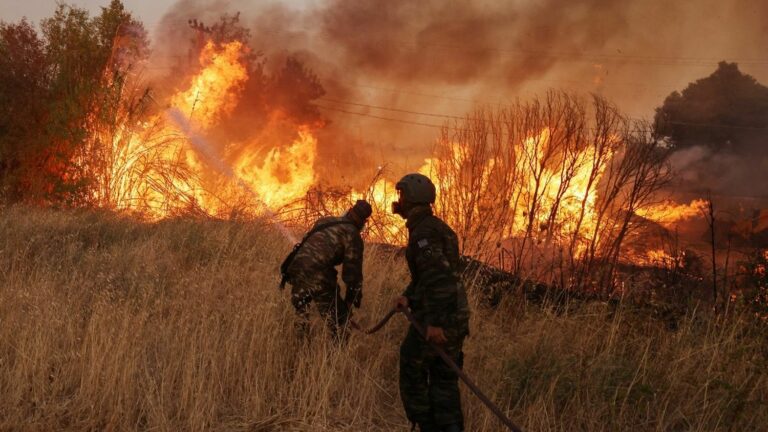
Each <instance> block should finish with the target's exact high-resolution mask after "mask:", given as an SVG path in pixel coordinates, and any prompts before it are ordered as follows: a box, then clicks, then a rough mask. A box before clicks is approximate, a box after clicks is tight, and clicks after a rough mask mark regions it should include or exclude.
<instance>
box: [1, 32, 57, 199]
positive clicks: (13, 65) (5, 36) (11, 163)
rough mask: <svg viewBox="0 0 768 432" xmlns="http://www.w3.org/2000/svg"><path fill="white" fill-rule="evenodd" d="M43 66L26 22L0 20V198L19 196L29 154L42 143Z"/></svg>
mask: <svg viewBox="0 0 768 432" xmlns="http://www.w3.org/2000/svg"><path fill="white" fill-rule="evenodd" d="M48 71H49V68H48V61H47V58H46V55H45V49H44V43H43V41H42V39H40V37H39V36H38V34H37V32H36V31H35V29H34V28H33V27H32V25H31V24H30V23H29V22H27V21H26V20H22V21H20V22H19V23H16V24H7V23H0V200H3V201H11V202H16V201H19V200H21V199H22V198H23V197H24V194H25V191H26V190H29V188H30V187H31V186H32V185H31V184H30V181H31V179H32V178H33V175H32V174H33V173H34V170H35V157H34V155H35V154H38V153H40V152H41V151H42V150H43V149H44V148H45V147H46V145H47V139H46V138H45V134H44V133H43V132H42V131H44V130H45V125H46V120H47V118H48V110H47V106H46V98H47V88H48Z"/></svg>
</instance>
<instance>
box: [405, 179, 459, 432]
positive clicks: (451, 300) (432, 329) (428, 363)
mask: <svg viewBox="0 0 768 432" xmlns="http://www.w3.org/2000/svg"><path fill="white" fill-rule="evenodd" d="M396 188H397V191H398V194H399V200H398V201H397V202H396V203H394V204H393V206H392V211H393V212H394V213H396V214H399V215H400V216H401V217H403V218H404V219H406V227H407V228H408V246H407V248H406V258H407V260H408V267H409V269H410V273H411V283H410V284H409V285H408V287H407V288H406V290H405V292H404V293H403V295H402V296H401V297H399V298H398V299H397V300H396V307H398V308H405V307H408V308H410V309H411V312H412V313H413V315H414V317H415V318H416V320H417V321H418V322H420V323H421V324H422V325H423V326H425V327H426V329H427V330H426V332H427V340H428V341H429V342H432V343H435V344H437V345H439V346H440V347H441V348H442V349H443V350H444V351H445V352H446V354H448V355H449V356H450V357H451V358H452V359H453V360H454V362H455V363H456V364H457V365H458V366H459V367H462V361H463V353H462V345H463V342H464V338H465V337H466V336H467V335H469V308H468V306H467V296H466V293H465V291H464V287H463V285H462V283H461V280H460V278H459V270H458V266H459V245H458V238H457V237H456V234H455V233H454V232H453V230H452V229H451V228H450V227H449V226H448V225H447V224H446V223H445V222H443V221H442V220H440V219H439V218H438V217H436V216H434V215H433V214H432V207H431V204H433V203H434V202H435V185H434V184H433V183H432V181H431V180H430V179H429V178H428V177H426V176H423V175H421V174H409V175H406V176H405V177H403V178H402V179H401V180H400V182H398V183H397V185H396ZM427 340H424V338H422V337H421V336H420V335H419V333H418V331H417V330H416V329H415V328H414V327H413V326H410V327H409V329H408V333H407V335H406V337H405V340H404V341H403V343H402V345H401V346H400V397H401V398H402V401H403V406H404V408H405V412H406V415H407V416H408V420H410V421H411V423H412V424H413V425H414V427H415V426H416V425H418V427H419V430H420V431H422V432H433V431H440V432H460V431H463V430H464V429H463V428H464V418H463V415H462V412H461V399H460V395H459V384H458V376H457V375H456V373H455V372H454V371H453V370H451V368H450V367H449V366H448V365H447V364H446V363H445V362H444V361H443V360H442V359H441V358H440V357H439V356H438V355H437V353H436V352H434V351H433V349H432V348H431V347H430V345H429V343H428V342H427Z"/></svg>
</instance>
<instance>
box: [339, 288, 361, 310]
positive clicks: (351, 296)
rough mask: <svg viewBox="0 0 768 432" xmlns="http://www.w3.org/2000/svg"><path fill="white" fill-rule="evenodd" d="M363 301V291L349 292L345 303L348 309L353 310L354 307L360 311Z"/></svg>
mask: <svg viewBox="0 0 768 432" xmlns="http://www.w3.org/2000/svg"><path fill="white" fill-rule="evenodd" d="M362 301H363V291H362V290H352V291H349V292H347V296H346V298H345V299H344V302H345V303H346V304H347V307H348V308H351V307H352V306H353V305H354V306H355V307H356V308H358V309H360V304H361V303H362Z"/></svg>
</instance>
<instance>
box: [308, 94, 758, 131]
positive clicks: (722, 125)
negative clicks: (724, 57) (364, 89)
mask: <svg viewBox="0 0 768 432" xmlns="http://www.w3.org/2000/svg"><path fill="white" fill-rule="evenodd" d="M318 100H319V101H321V102H330V103H335V104H341V105H352V106H357V107H363V108H368V109H378V110H382V111H392V112H398V113H404V114H412V115H420V116H427V117H435V118H445V119H449V120H467V118H468V117H467V116H456V115H450V114H439V113H431V112H421V111H412V110H404V109H400V108H394V107H386V106H380V105H369V104H364V103H358V102H351V101H343V100H338V99H329V98H322V99H318ZM317 106H318V107H321V108H326V109H333V108H330V107H326V106H320V105H317ZM335 110H337V111H342V110H340V109H338V108H337V109H335ZM349 113H350V114H358V115H363V116H368V114H367V113H359V112H349ZM371 117H374V118H381V119H383V120H394V121H402V122H405V123H408V122H407V121H405V120H399V119H390V118H384V117H378V116H371ZM631 120H642V119H638V118H631ZM666 123H668V124H674V125H683V126H701V127H710V128H726V129H745V130H764V131H768V127H758V126H738V125H726V124H717V123H698V122H696V123H694V122H679V121H668V122H666ZM418 124H419V125H421V126H426V124H423V123H418ZM431 126H435V125H431ZM439 127H442V126H439Z"/></svg>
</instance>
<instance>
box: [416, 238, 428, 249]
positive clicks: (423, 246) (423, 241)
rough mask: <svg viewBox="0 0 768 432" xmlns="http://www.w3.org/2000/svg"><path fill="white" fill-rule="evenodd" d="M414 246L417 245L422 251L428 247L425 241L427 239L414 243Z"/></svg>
mask: <svg viewBox="0 0 768 432" xmlns="http://www.w3.org/2000/svg"><path fill="white" fill-rule="evenodd" d="M416 244H417V245H419V247H420V248H422V249H424V248H425V247H427V246H428V245H429V242H428V241H427V239H421V240H419V241H418V242H416Z"/></svg>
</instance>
